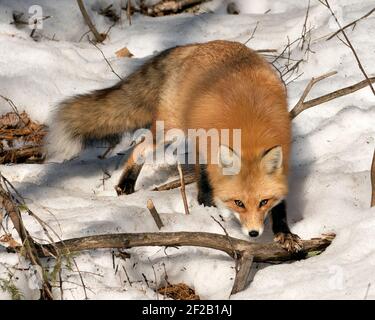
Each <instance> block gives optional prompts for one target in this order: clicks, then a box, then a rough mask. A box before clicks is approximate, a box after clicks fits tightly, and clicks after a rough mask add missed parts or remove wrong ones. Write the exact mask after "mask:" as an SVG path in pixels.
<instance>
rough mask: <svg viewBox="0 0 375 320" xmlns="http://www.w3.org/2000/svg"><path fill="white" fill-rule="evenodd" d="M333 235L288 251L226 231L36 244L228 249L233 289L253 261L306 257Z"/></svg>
mask: <svg viewBox="0 0 375 320" xmlns="http://www.w3.org/2000/svg"><path fill="white" fill-rule="evenodd" d="M333 239H334V235H326V236H323V237H322V238H314V239H311V240H302V250H301V251H300V252H298V253H297V254H296V253H291V252H288V251H286V250H285V249H283V248H282V247H281V246H280V245H279V244H277V243H267V244H261V243H253V242H248V241H245V240H240V239H236V238H232V237H229V236H227V235H221V234H214V233H206V232H163V233H120V234H105V235H96V236H88V237H82V238H74V239H68V240H64V241H60V242H55V243H53V244H43V245H38V254H39V255H40V257H49V256H51V253H52V254H53V253H54V252H55V250H56V249H57V250H58V251H60V252H69V253H71V252H78V251H83V250H92V249H110V248H111V249H113V248H118V249H129V248H133V247H145V246H167V247H178V246H195V247H203V248H211V249H216V250H219V251H223V252H225V253H227V254H228V255H229V256H231V257H232V258H234V259H237V261H236V265H238V266H239V269H238V272H237V273H236V279H235V281H234V284H235V286H234V287H233V290H232V293H235V292H238V291H239V290H242V289H244V287H245V286H246V285H245V283H246V280H247V279H248V277H249V273H250V268H251V264H252V261H254V262H275V261H277V262H281V261H290V260H299V259H303V258H306V257H307V256H308V253H309V252H314V254H317V253H321V252H323V251H324V250H325V249H326V248H327V247H328V246H329V245H330V244H331V242H332V240H333Z"/></svg>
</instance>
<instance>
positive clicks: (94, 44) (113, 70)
mask: <svg viewBox="0 0 375 320" xmlns="http://www.w3.org/2000/svg"><path fill="white" fill-rule="evenodd" d="M89 41H90V43H91V44H92V45H93V46H94V47H95V48H96V49H98V50H99V51H100V53H101V54H102V56H103V58H104V60H105V62H106V63H107V64H108V66H109V68H110V69H111V71H112V73H114V74H115V75H116V77H117V78H119V79H120V80H123V79H122V78H121V77H120V76H119V74H118V73H117V72H116V71H115V69H113V67H112V65H111V63H110V62H109V61H108V59H107V57H106V56H105V55H104V52H103V50H102V49H100V48H99V47H98V46H97V45H96V43H94V42H93V41H91V40H89Z"/></svg>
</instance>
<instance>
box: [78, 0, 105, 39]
mask: <svg viewBox="0 0 375 320" xmlns="http://www.w3.org/2000/svg"><path fill="white" fill-rule="evenodd" d="M77 3H78V6H79V10H81V13H82V16H83V19H85V22H86V24H87V25H88V27H89V28H90V30H91V32H92V33H93V34H94V37H95V39H96V41H97V42H103V41H104V39H105V37H104V36H103V35H102V34H100V33H99V32H98V30H96V28H95V25H94V24H93V23H92V21H91V19H90V16H89V15H88V13H87V11H86V8H85V5H84V4H83V1H82V0H77Z"/></svg>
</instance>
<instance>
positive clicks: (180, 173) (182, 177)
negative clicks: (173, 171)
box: [177, 163, 190, 214]
mask: <svg viewBox="0 0 375 320" xmlns="http://www.w3.org/2000/svg"><path fill="white" fill-rule="evenodd" d="M177 169H178V174H179V175H180V184H181V189H180V192H181V197H182V201H183V202H184V208H185V214H190V212H189V206H188V203H187V198H186V191H185V177H184V173H183V172H182V167H181V164H180V163H177Z"/></svg>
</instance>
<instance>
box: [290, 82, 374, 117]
mask: <svg viewBox="0 0 375 320" xmlns="http://www.w3.org/2000/svg"><path fill="white" fill-rule="evenodd" d="M369 81H370V82H371V83H373V82H375V77H372V78H369ZM368 85H369V83H368V80H363V81H361V82H358V83H356V84H353V85H351V86H348V87H345V88H341V89H339V90H336V91H333V92H330V93H327V94H325V95H323V96H321V97H318V98H315V99H311V100H308V101H305V102H303V103H302V104H301V105H300V106H298V108H296V107H297V105H298V103H297V105H296V106H295V107H294V108H293V109H292V110H291V111H290V116H291V118H292V119H294V118H295V117H297V116H298V115H299V114H300V113H301V112H302V111H305V110H307V109H309V108H312V107H315V106H317V105H319V104H322V103H325V102H328V101H331V100H333V99H336V98H339V97H342V96H346V95H348V94H350V93H353V92H355V91H358V90H360V89H362V88H365V87H367V86H368Z"/></svg>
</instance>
